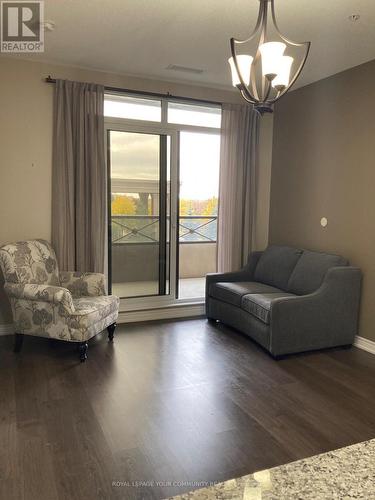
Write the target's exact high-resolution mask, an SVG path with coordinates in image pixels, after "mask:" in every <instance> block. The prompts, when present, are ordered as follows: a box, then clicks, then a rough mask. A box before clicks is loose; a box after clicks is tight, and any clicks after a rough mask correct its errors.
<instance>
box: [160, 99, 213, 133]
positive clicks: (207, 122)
mask: <svg viewBox="0 0 375 500" xmlns="http://www.w3.org/2000/svg"><path fill="white" fill-rule="evenodd" d="M168 122H169V123H180V124H182V125H197V126H200V127H213V128H220V126H221V108H217V107H210V106H198V105H196V104H182V103H178V102H169V103H168Z"/></svg>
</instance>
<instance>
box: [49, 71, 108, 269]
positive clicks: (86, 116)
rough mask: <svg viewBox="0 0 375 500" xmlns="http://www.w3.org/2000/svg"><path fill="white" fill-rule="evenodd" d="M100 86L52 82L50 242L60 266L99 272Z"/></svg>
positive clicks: (102, 227)
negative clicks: (53, 85) (53, 94)
mask: <svg viewBox="0 0 375 500" xmlns="http://www.w3.org/2000/svg"><path fill="white" fill-rule="evenodd" d="M103 108H104V87H102V86H100V85H94V84H90V83H80V82H70V81H66V80H57V81H56V84H55V96H54V129H53V168H52V243H53V246H54V248H55V250H56V253H57V257H58V260H59V264H60V268H61V269H63V270H75V271H86V272H103V271H104V258H105V255H104V253H105V241H106V196H107V192H106V181H107V175H106V168H105V157H104V112H103Z"/></svg>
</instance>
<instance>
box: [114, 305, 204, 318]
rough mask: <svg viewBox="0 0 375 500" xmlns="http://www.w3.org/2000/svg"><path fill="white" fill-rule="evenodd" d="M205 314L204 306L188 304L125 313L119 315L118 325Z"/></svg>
mask: <svg viewBox="0 0 375 500" xmlns="http://www.w3.org/2000/svg"><path fill="white" fill-rule="evenodd" d="M204 314H205V308H204V305H202V304H186V305H183V306H178V307H165V308H161V309H148V310H144V311H123V312H120V313H119V317H118V320H117V323H135V322H139V321H152V320H156V319H175V318H176V319H178V318H192V317H199V316H203V315H204Z"/></svg>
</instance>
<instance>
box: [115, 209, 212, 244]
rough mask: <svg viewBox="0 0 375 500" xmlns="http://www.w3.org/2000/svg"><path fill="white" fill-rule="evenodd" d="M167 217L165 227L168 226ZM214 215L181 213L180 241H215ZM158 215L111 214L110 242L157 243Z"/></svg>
mask: <svg viewBox="0 0 375 500" xmlns="http://www.w3.org/2000/svg"><path fill="white" fill-rule="evenodd" d="M169 222H170V221H169V217H168V218H167V228H168V227H169ZM216 236H217V216H216V215H183V216H180V220H179V237H180V242H181V243H215V242H216ZM158 242H159V216H158V215H112V243H116V244H121V243H158Z"/></svg>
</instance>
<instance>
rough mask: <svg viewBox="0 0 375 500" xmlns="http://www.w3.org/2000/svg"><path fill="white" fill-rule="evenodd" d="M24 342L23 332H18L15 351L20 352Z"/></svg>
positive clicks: (15, 339)
mask: <svg viewBox="0 0 375 500" xmlns="http://www.w3.org/2000/svg"><path fill="white" fill-rule="evenodd" d="M22 344H23V333H16V334H15V336H14V349H13V351H14V352H20V351H21V349H22Z"/></svg>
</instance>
